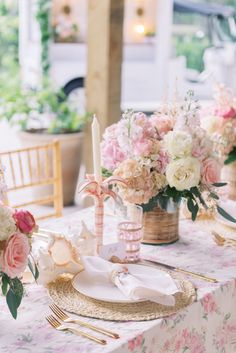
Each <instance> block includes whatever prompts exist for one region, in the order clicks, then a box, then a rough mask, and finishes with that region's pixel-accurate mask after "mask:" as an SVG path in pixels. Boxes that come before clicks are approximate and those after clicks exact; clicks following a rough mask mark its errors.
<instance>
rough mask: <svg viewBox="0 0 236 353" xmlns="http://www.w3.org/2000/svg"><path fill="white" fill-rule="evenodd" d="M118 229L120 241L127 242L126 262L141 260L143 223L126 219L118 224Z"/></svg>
mask: <svg viewBox="0 0 236 353" xmlns="http://www.w3.org/2000/svg"><path fill="white" fill-rule="evenodd" d="M117 229H118V239H119V241H122V242H124V243H125V251H126V257H125V262H137V261H139V259H140V244H141V240H142V225H140V224H139V223H136V222H131V221H124V222H120V223H119V224H118V227H117Z"/></svg>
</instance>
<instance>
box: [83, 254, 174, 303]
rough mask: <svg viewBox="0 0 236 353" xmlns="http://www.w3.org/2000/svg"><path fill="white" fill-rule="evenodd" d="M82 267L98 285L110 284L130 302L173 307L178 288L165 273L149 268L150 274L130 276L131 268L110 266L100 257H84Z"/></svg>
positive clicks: (141, 273)
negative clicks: (150, 302)
mask: <svg viewBox="0 0 236 353" xmlns="http://www.w3.org/2000/svg"><path fill="white" fill-rule="evenodd" d="M82 262H83V266H84V269H85V271H86V272H87V274H88V276H89V277H90V278H91V277H92V278H93V279H94V281H96V282H99V283H105V282H107V281H108V282H111V283H113V284H114V285H115V286H117V288H118V289H119V290H120V291H121V292H122V293H123V294H124V296H125V297H127V298H129V299H132V300H150V301H153V302H156V303H159V304H162V305H168V306H174V305H175V297H174V296H173V294H175V293H177V292H179V288H178V286H177V284H176V283H175V281H174V280H173V278H172V277H171V276H170V275H169V274H168V273H166V272H164V271H161V270H158V269H156V268H155V270H154V269H152V268H151V267H150V274H148V275H147V274H146V273H144V272H143V271H142V268H143V266H140V272H138V273H137V270H135V273H133V274H132V266H130V268H129V265H127V266H126V265H122V264H112V263H111V262H109V261H106V260H104V259H102V258H100V257H96V256H84V257H83V258H82ZM136 268H137V267H136Z"/></svg>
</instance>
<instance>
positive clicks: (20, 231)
mask: <svg viewBox="0 0 236 353" xmlns="http://www.w3.org/2000/svg"><path fill="white" fill-rule="evenodd" d="M5 188H6V185H5V183H4V179H3V172H2V169H0V195H1V191H2V190H5ZM35 229H36V223H35V220H34V217H33V216H32V215H31V213H30V212H28V211H24V210H20V211H17V210H14V209H12V208H10V207H8V206H5V205H4V204H3V203H0V283H1V288H2V294H3V295H4V296H6V302H7V305H8V307H9V310H10V312H11V314H12V316H13V317H14V318H15V319H16V317H17V309H18V307H19V305H20V303H21V300H22V297H23V294H24V288H23V284H22V282H21V279H20V278H21V275H22V273H23V272H24V270H25V269H26V266H27V265H29V268H30V270H31V272H32V274H33V276H34V278H35V279H37V277H38V269H37V266H36V265H35V264H33V263H32V262H31V260H30V259H29V255H30V250H31V245H30V239H31V235H32V233H33V231H34V230H35Z"/></svg>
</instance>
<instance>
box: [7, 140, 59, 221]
mask: <svg viewBox="0 0 236 353" xmlns="http://www.w3.org/2000/svg"><path fill="white" fill-rule="evenodd" d="M0 163H1V165H2V166H3V167H4V169H5V171H4V174H5V175H4V177H5V182H6V184H7V192H6V194H5V195H4V197H5V200H4V203H6V204H8V205H10V206H11V207H14V208H29V207H31V206H32V205H35V206H36V205H37V207H39V205H53V207H46V208H45V209H46V211H47V212H48V209H50V212H49V213H46V214H45V212H44V214H43V215H37V213H35V212H34V215H35V218H36V219H37V220H39V219H45V218H49V217H60V216H61V215H62V207H63V200H62V199H63V196H62V174H61V150H60V143H59V141H53V142H52V143H48V144H44V145H40V146H32V147H27V148H22V149H17V150H12V151H5V152H0ZM36 188H37V189H38V190H37V194H36V193H35V190H36ZM27 191H31V193H30V192H28V194H27ZM13 192H14V194H15V195H14V197H13ZM17 192H18V195H16V193H17ZM19 192H21V194H19ZM22 192H23V193H22ZM32 195H33V196H32ZM38 195H40V196H38ZM27 198H28V200H27ZM16 200H17V201H18V202H16ZM22 200H24V202H22ZM19 201H20V202H19ZM37 207H36V208H35V210H37V209H38V208H37ZM42 208H43V207H42ZM52 208H53V211H52Z"/></svg>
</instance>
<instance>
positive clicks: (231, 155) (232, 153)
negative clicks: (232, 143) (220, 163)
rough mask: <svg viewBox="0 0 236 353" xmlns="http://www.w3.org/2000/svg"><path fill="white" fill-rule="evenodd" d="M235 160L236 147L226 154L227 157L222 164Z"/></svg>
mask: <svg viewBox="0 0 236 353" xmlns="http://www.w3.org/2000/svg"><path fill="white" fill-rule="evenodd" d="M235 161H236V147H234V148H233V149H232V151H231V152H230V153H229V154H228V158H227V159H226V160H225V162H224V164H226V165H227V164H230V163H233V162H235Z"/></svg>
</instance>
